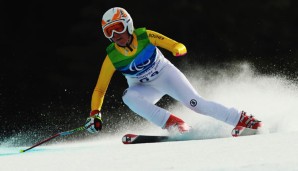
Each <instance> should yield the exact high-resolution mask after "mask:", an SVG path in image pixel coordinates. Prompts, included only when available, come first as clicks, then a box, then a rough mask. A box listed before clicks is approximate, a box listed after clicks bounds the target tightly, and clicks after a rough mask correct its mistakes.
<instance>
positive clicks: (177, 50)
mask: <svg viewBox="0 0 298 171" xmlns="http://www.w3.org/2000/svg"><path fill="white" fill-rule="evenodd" d="M172 53H173V55H174V56H183V55H185V54H186V53H187V50H186V47H185V46H184V45H183V44H182V43H177V44H175V45H174V47H173V51H172Z"/></svg>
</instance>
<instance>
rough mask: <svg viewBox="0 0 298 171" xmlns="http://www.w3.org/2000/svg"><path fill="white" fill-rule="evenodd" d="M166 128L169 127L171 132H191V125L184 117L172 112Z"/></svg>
mask: <svg viewBox="0 0 298 171" xmlns="http://www.w3.org/2000/svg"><path fill="white" fill-rule="evenodd" d="M164 129H167V130H168V131H169V132H170V133H175V132H177V131H178V132H179V133H181V134H183V133H186V132H189V130H190V127H189V126H188V125H187V124H186V123H185V122H184V121H183V120H182V119H180V118H178V117H176V116H175V115H172V114H171V115H170V117H169V119H168V120H167V122H166V124H165V126H164Z"/></svg>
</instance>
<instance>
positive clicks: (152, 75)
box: [140, 71, 159, 83]
mask: <svg viewBox="0 0 298 171" xmlns="http://www.w3.org/2000/svg"><path fill="white" fill-rule="evenodd" d="M158 74H159V72H158V71H155V72H153V73H152V74H151V75H150V76H148V77H145V78H142V79H140V82H141V83H145V82H148V81H150V79H151V80H152V79H153V78H155V77H156V76H157V75H158Z"/></svg>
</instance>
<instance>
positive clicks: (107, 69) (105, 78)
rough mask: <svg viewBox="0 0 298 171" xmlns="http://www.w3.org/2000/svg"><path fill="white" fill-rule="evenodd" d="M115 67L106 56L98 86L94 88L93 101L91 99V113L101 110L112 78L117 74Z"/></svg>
mask: <svg viewBox="0 0 298 171" xmlns="http://www.w3.org/2000/svg"><path fill="white" fill-rule="evenodd" d="M115 70H116V69H115V67H114V65H113V64H112V62H111V60H110V58H109V57H108V56H106V58H105V60H104V62H103V64H102V67H101V70H100V74H99V77H98V80H97V83H96V86H95V88H94V91H93V94H92V99H91V111H94V110H98V111H100V110H101V106H102V103H103V100H104V96H105V94H106V91H107V89H108V86H109V83H110V81H111V78H112V76H113V74H114V72H115Z"/></svg>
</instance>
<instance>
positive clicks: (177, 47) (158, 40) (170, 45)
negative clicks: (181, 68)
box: [147, 30, 187, 56]
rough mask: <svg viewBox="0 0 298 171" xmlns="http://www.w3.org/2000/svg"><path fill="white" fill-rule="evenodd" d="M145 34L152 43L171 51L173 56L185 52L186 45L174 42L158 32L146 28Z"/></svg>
mask: <svg viewBox="0 0 298 171" xmlns="http://www.w3.org/2000/svg"><path fill="white" fill-rule="evenodd" d="M147 35H148V37H149V40H150V42H151V43H152V44H153V45H155V46H159V47H161V48H164V49H167V50H168V51H170V52H172V53H173V55H174V56H182V55H185V54H186V53H187V50H186V47H185V46H184V45H183V44H182V43H179V42H176V41H175V40H173V39H170V38H168V37H166V36H164V35H162V34H160V33H157V32H155V31H152V30H147Z"/></svg>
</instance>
